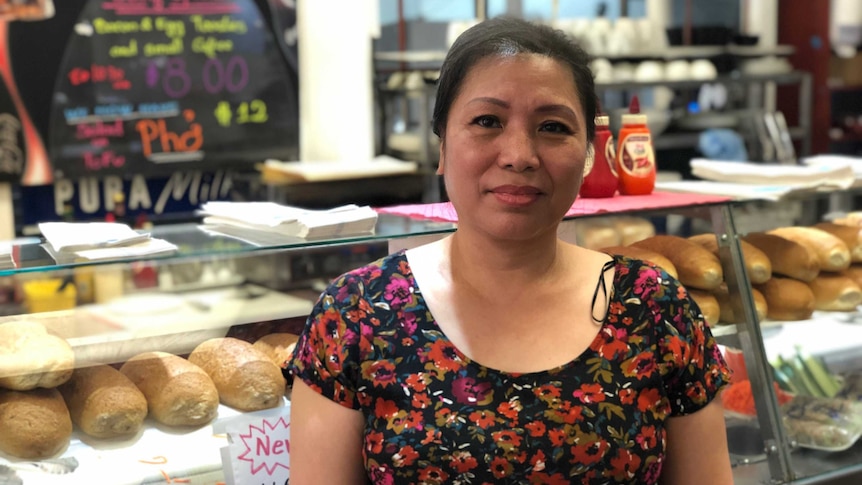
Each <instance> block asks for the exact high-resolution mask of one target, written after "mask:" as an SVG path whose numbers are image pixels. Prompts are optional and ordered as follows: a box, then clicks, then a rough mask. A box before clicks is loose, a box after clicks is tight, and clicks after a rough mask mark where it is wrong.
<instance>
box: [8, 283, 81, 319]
mask: <svg viewBox="0 0 862 485" xmlns="http://www.w3.org/2000/svg"><path fill="white" fill-rule="evenodd" d="M62 284H63V280H62V279H60V278H52V279H46V280H32V281H25V282H24V283H23V285H22V288H23V289H24V305H25V306H26V308H27V311H28V312H30V313H42V312H53V311H58V310H68V309H70V308H75V302H76V300H77V297H78V292H77V290H76V289H75V285H74V284H71V283H70V284H68V285H66V287H65V288H63V290H62V291H60V286H61V285H62Z"/></svg>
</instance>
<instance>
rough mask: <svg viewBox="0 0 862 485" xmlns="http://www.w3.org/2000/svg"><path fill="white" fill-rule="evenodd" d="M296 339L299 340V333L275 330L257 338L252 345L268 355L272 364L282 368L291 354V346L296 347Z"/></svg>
mask: <svg viewBox="0 0 862 485" xmlns="http://www.w3.org/2000/svg"><path fill="white" fill-rule="evenodd" d="M297 341H299V335H295V334H292V333H286V332H276V333H271V334H268V335H264V336H263V337H261V338H259V339H257V341H256V342H255V343H254V344H253V345H252V346H253V347H254V348H256V349H257V350H260V351H261V352H263V354H264V355H266V356H267V357H269V360H271V361H272V363H273V364H275V365H277V366H278V367H279V368H282V369H284V368H286V367H287V362H288V361H289V360H290V359H291V358H292V356H293V348H294V347H296V342H297Z"/></svg>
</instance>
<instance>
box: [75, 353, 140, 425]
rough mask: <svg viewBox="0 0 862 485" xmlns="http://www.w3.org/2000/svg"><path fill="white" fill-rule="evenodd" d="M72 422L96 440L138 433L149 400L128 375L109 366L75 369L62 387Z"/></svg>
mask: <svg viewBox="0 0 862 485" xmlns="http://www.w3.org/2000/svg"><path fill="white" fill-rule="evenodd" d="M59 391H60V393H61V394H62V395H63V399H64V400H65V401H66V406H67V407H68V408H69V414H70V415H71V416H72V422H73V423H75V425H76V426H78V427H79V428H81V431H83V432H84V433H87V434H88V435H90V436H93V437H95V438H113V437H117V436H127V435H131V434H135V433H137V432H138V430H140V429H141V426H142V425H143V424H144V418H146V417H147V400H146V399H145V398H144V395H143V394H141V391H139V390H138V388H137V387H135V385H134V384H133V383H132V381H130V380H129V379H128V378H127V377H126V376H124V375H123V374H121V373H120V371H118V370H117V369H114V368H113V367H111V366H108V365H97V366H93V367H82V368H80V369H76V370H75V372H74V373H73V374H72V378H71V379H69V381H68V382H66V383H65V384H63V385H62V386H60V387H59Z"/></svg>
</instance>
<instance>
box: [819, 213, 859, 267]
mask: <svg viewBox="0 0 862 485" xmlns="http://www.w3.org/2000/svg"><path fill="white" fill-rule="evenodd" d="M814 227H815V228H817V229H820V230H821V231H826V232H828V233H829V234H832V235H833V236H835V237H837V238H838V239H841V240H842V241H844V244H846V245H847V248H848V249H850V261H851V262H854V263H859V262H862V228H860V227H859V226H848V225H846V224H835V223H833V222H821V223H819V224H815V225H814Z"/></svg>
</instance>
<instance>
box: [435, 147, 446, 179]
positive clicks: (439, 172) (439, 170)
mask: <svg viewBox="0 0 862 485" xmlns="http://www.w3.org/2000/svg"><path fill="white" fill-rule="evenodd" d="M445 144H446V143H445V142H444V141H443V140H440V161H439V162H437V175H443V161H444V159H445V158H446V157H445V156H444V155H443V153H444V152H445V151H446V150H444V149H443V147H444V145H445Z"/></svg>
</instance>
